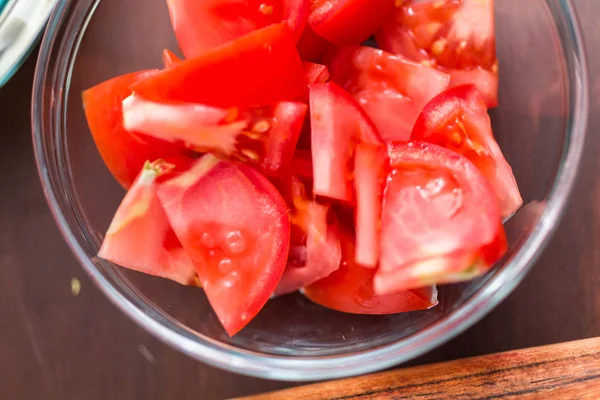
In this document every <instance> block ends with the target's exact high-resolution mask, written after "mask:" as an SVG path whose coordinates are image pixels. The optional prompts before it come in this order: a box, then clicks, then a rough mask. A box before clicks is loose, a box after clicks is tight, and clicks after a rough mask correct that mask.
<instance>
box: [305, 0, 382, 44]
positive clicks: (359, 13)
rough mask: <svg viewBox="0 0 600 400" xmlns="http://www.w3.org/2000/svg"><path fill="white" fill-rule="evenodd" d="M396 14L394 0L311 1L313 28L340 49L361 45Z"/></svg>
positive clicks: (310, 20) (310, 19)
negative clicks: (391, 15) (387, 19)
mask: <svg viewBox="0 0 600 400" xmlns="http://www.w3.org/2000/svg"><path fill="white" fill-rule="evenodd" d="M393 11H394V0H311V13H310V16H309V17H308V23H309V25H310V27H311V28H312V29H313V30H314V31H315V32H316V33H317V34H318V35H320V36H322V37H324V38H325V39H327V40H328V41H330V42H331V43H333V44H335V45H337V46H345V45H349V44H354V45H357V44H361V43H362V42H364V41H365V40H366V39H367V38H368V37H369V36H371V35H372V34H373V33H375V31H376V30H377V29H378V28H379V27H380V26H381V25H382V24H383V22H384V21H385V19H386V18H387V17H388V16H389V15H390V14H391V13H392V12H393Z"/></svg>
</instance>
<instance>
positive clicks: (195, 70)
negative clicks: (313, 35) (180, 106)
mask: <svg viewBox="0 0 600 400" xmlns="http://www.w3.org/2000/svg"><path fill="white" fill-rule="evenodd" d="M133 90H134V91H135V92H136V93H137V94H139V95H140V96H142V97H143V98H145V99H147V100H151V101H158V102H189V103H200V104H207V105H211V106H215V107H231V106H238V107H250V106H255V105H262V104H271V103H276V102H278V101H283V100H294V99H297V98H299V97H302V96H305V95H306V92H307V82H306V71H305V69H304V67H303V66H302V62H301V61H300V57H299V56H298V52H297V50H296V46H295V42H294V40H293V37H292V33H291V32H290V30H289V28H288V27H287V25H286V24H284V23H281V24H276V25H270V26H267V27H266V28H262V29H259V30H257V31H254V32H251V33H249V34H247V35H246V36H242V37H240V38H238V39H236V40H234V41H233V42H229V43H226V44H224V45H222V46H220V47H217V48H215V49H213V50H211V51H210V52H208V53H206V54H203V55H200V56H198V57H195V58H188V59H186V60H185V61H182V62H181V63H178V64H177V65H174V66H173V67H172V68H169V69H165V70H162V71H160V72H158V73H156V74H153V75H151V76H149V77H147V78H146V79H143V80H141V81H139V82H137V83H136V84H135V85H133Z"/></svg>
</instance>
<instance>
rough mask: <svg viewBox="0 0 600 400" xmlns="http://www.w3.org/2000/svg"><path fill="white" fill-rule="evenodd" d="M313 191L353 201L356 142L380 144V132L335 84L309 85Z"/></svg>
mask: <svg viewBox="0 0 600 400" xmlns="http://www.w3.org/2000/svg"><path fill="white" fill-rule="evenodd" d="M310 117H311V128H312V138H311V143H312V160H313V176H314V187H313V191H314V193H315V194H317V195H321V196H326V197H330V198H333V199H338V200H343V201H352V176H351V169H350V166H351V165H352V163H351V161H352V155H353V153H354V146H355V144H356V141H361V142H364V143H373V144H380V143H382V142H381V139H380V138H379V134H378V133H377V129H376V128H375V127H374V126H373V123H372V122H371V120H370V119H369V117H368V116H366V115H365V113H364V111H363V110H362V109H361V108H360V106H359V105H358V104H357V103H356V101H355V100H354V99H353V98H352V97H351V96H350V95H349V94H348V93H346V92H345V91H344V90H343V89H342V88H340V87H339V86H337V85H336V84H335V83H332V82H330V83H317V84H314V85H311V86H310Z"/></svg>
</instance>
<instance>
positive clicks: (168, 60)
mask: <svg viewBox="0 0 600 400" xmlns="http://www.w3.org/2000/svg"><path fill="white" fill-rule="evenodd" d="M162 57H163V64H164V66H165V69H167V68H171V67H172V66H173V65H175V64H178V63H180V62H181V61H183V60H182V59H181V58H179V57H177V55H176V54H175V53H173V52H172V51H171V50H169V49H164V50H163V55H162Z"/></svg>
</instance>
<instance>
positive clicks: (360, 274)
mask: <svg viewBox="0 0 600 400" xmlns="http://www.w3.org/2000/svg"><path fill="white" fill-rule="evenodd" d="M342 250H343V261H342V264H341V267H340V268H339V269H338V270H337V271H335V272H333V273H332V274H331V275H329V276H328V277H327V278H325V279H321V280H320V281H318V282H316V283H314V284H312V285H310V286H308V287H306V288H305V289H304V290H303V291H302V293H303V294H304V295H305V296H306V297H307V298H309V299H310V300H312V301H314V302H315V303H317V304H319V305H321V306H323V307H327V308H331V309H333V310H337V311H342V312H346V313H352V314H396V313H401V312H407V311H415V310H426V309H428V308H432V307H434V306H435V305H436V304H438V301H437V290H436V288H435V286H430V287H426V288H419V289H414V290H402V291H398V292H395V293H392V294H387V295H378V294H377V293H375V290H374V288H373V277H374V275H375V269H371V268H364V267H361V266H360V265H358V264H356V263H355V262H354V261H353V258H354V253H355V249H354V246H353V245H352V242H351V241H350V240H348V239H346V240H342Z"/></svg>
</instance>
